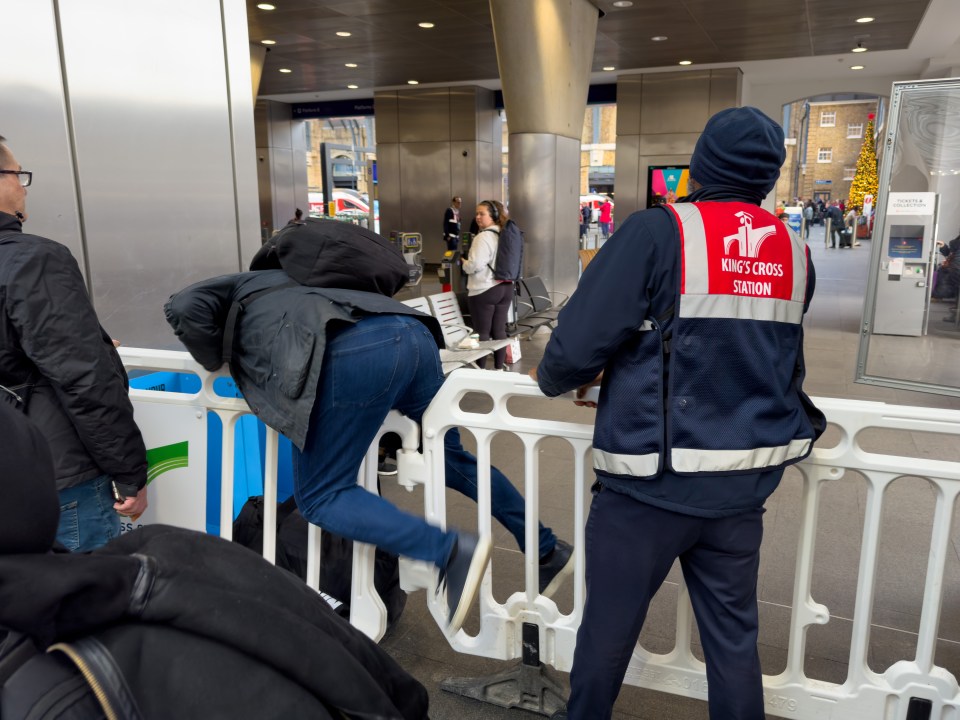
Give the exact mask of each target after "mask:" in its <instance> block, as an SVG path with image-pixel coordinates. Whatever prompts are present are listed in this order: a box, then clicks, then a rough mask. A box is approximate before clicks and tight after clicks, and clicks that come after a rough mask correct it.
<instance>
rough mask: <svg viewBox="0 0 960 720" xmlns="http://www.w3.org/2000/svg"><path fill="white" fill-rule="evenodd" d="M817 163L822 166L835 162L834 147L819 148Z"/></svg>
mask: <svg viewBox="0 0 960 720" xmlns="http://www.w3.org/2000/svg"><path fill="white" fill-rule="evenodd" d="M817 162H818V163H820V164H821V165H826V164H827V163H832V162H833V148H832V147H827V148H824V147H819V148H817Z"/></svg>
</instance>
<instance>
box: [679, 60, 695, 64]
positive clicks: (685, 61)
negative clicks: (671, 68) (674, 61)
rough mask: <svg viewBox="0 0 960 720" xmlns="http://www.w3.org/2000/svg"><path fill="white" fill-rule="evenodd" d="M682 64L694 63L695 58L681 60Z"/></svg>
mask: <svg viewBox="0 0 960 720" xmlns="http://www.w3.org/2000/svg"><path fill="white" fill-rule="evenodd" d="M680 64H681V65H693V60H681V61H680Z"/></svg>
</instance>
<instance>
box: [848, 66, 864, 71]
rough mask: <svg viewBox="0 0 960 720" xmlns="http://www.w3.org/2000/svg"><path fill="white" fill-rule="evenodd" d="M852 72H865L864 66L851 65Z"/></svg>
mask: <svg viewBox="0 0 960 720" xmlns="http://www.w3.org/2000/svg"><path fill="white" fill-rule="evenodd" d="M850 69H851V70H863V65H851V66H850Z"/></svg>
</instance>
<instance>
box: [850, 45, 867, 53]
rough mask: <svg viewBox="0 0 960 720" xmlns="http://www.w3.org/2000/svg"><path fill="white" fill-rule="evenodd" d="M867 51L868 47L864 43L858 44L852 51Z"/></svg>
mask: <svg viewBox="0 0 960 720" xmlns="http://www.w3.org/2000/svg"><path fill="white" fill-rule="evenodd" d="M866 51H867V49H866V48H865V47H863V46H862V45H857V46H856V47H855V48H854V49H853V50H851V51H850V52H866Z"/></svg>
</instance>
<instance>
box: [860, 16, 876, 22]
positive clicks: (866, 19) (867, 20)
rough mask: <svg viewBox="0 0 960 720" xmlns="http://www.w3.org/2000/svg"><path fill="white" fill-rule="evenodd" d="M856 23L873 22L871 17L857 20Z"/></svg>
mask: <svg viewBox="0 0 960 720" xmlns="http://www.w3.org/2000/svg"><path fill="white" fill-rule="evenodd" d="M857 22H858V23H868V22H873V18H872V17H862V18H857Z"/></svg>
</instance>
